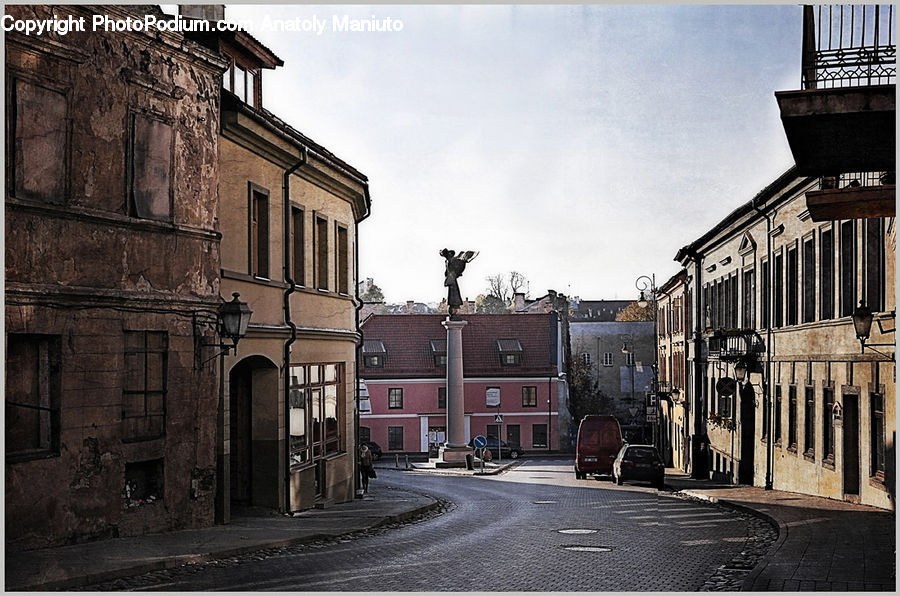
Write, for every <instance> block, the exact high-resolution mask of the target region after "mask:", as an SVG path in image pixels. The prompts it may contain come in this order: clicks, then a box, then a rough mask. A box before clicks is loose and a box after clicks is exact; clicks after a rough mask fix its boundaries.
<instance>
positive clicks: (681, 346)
mask: <svg viewBox="0 0 900 596" xmlns="http://www.w3.org/2000/svg"><path fill="white" fill-rule="evenodd" d="M686 279H687V272H686V271H684V270H681V271H679V272H678V273H676V274H675V275H673V276H672V277H670V278H669V279H668V280H667V281H666V282H665V283H663V284H662V285H661V286H660V287H659V288H658V290H657V293H656V307H657V323H656V328H657V349H658V356H657V362H658V366H659V386H658V391H657V394H658V395H659V399H660V447H661V448H662V449H663V451H664V453H663V456H664V457H665V459H666V463H667V465H670V466H672V467H675V468H678V469H680V470H683V471H687V470H688V465H689V461H690V447H689V443H690V434H691V433H690V429H691V420H690V417H691V408H690V400H688V399H687V394H688V391H687V389H688V384H687V372H688V365H687V355H688V347H689V330H690V328H691V318H690V316H691V308H690V303H689V301H688V298H689V294H688V292H687V284H686Z"/></svg>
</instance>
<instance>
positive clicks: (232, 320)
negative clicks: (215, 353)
mask: <svg viewBox="0 0 900 596" xmlns="http://www.w3.org/2000/svg"><path fill="white" fill-rule="evenodd" d="M231 296H232V299H231V302H225V303H224V304H222V306H220V307H219V322H220V328H219V333H220V336H221V337H222V339H225V338H228V339H230V340H231V345H230V346H226V345H224V344H223V345H222V346H221V347H222V349H223V350H224V352H225V353H226V354H227V353H228V350H229V349H230V348H234V349H235V351H237V345H238V342H239V341H241V339H242V338H243V337H244V336H245V335H247V326H248V325H249V324H250V316H251V315H252V314H253V311H252V310H250V307H249V306H247V303H246V302H241V300H240V298H241V295H240V294H238V293H237V292H234V293H232V295H231Z"/></svg>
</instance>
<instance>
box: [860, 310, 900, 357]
mask: <svg viewBox="0 0 900 596" xmlns="http://www.w3.org/2000/svg"><path fill="white" fill-rule="evenodd" d="M894 314H895V311H891V316H892V317H893V316H894ZM851 318H852V319H853V327H854V328H855V329H856V339H858V340H859V347H860V353H862V354H864V353H865V351H866V348H869V349H870V350H872V351H873V352H875V353H876V354H881V355H882V356H884V357H885V358H890V359H891V360H893V359H894V358H893V356H888V355H887V354H885V353H883V352H879V351H878V350H876V349H875V347H886V346H893V345H894V344H871V343H867V341H866V340H868V339H869V335H870V334H871V332H872V322H873V321H874V320H875V315H874V314H873V313H872V310H871V309H870V308H869V307H868V306H866V303H865V302H864V301H862V300H860V301H859V306H858V307H856V310H855V311H853V314H852V315H851ZM878 330H879V331H880V332H881V333H882V334H884V333H893V332H894V331H895V330H896V329H885V328H884V327H882V325H881V321H878Z"/></svg>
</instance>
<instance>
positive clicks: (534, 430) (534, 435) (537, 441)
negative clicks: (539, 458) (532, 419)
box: [531, 424, 547, 448]
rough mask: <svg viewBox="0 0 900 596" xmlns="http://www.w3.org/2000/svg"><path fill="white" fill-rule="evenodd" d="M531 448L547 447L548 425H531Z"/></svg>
mask: <svg viewBox="0 0 900 596" xmlns="http://www.w3.org/2000/svg"><path fill="white" fill-rule="evenodd" d="M531 446H532V447H544V448H546V447H547V425H546V424H532V425H531Z"/></svg>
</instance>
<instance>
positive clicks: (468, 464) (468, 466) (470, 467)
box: [466, 453, 475, 470]
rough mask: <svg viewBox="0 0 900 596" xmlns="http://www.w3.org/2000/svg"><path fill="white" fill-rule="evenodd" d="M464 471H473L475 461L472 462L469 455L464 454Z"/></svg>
mask: <svg viewBox="0 0 900 596" xmlns="http://www.w3.org/2000/svg"><path fill="white" fill-rule="evenodd" d="M466 469H467V470H474V469H475V461H474V458H473V457H472V454H471V453H467V454H466Z"/></svg>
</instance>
